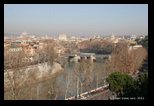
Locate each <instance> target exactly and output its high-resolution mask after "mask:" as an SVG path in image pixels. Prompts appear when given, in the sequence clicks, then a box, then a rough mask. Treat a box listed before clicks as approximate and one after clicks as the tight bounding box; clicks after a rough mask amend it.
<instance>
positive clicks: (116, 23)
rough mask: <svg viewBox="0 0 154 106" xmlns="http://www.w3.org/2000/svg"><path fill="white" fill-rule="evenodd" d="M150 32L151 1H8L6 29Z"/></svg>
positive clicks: (44, 32)
mask: <svg viewBox="0 0 154 106" xmlns="http://www.w3.org/2000/svg"><path fill="white" fill-rule="evenodd" d="M23 31H26V32H27V33H28V34H34V35H42V36H44V35H48V36H58V35H59V34H61V33H65V34H66V35H68V36H91V35H101V36H108V35H110V34H111V33H112V32H113V33H114V34H115V35H133V34H135V35H148V4H4V32H5V33H12V34H18V35H20V34H21V33H22V32H23Z"/></svg>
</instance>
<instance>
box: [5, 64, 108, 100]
mask: <svg viewBox="0 0 154 106" xmlns="http://www.w3.org/2000/svg"><path fill="white" fill-rule="evenodd" d="M102 64H103V61H99V62H94V63H93V64H92V65H91V66H90V70H91V72H92V73H91V74H90V73H89V74H88V73H87V74H86V76H88V77H87V78H90V77H89V75H91V76H92V77H91V81H92V82H91V86H89V85H88V82H85V83H84V84H83V87H82V92H83V93H84V92H86V91H89V90H90V89H95V88H96V87H100V86H103V85H104V79H105V76H106V75H107V74H108V72H106V71H104V70H102V71H101V73H99V75H100V74H101V75H103V76H101V80H100V81H99V83H96V77H95V76H96V71H97V70H101V66H102ZM76 65H80V63H72V62H68V63H67V64H66V65H65V71H64V72H62V73H60V74H58V76H57V77H56V78H55V79H48V80H45V81H41V82H39V83H37V84H33V85H31V86H29V87H24V88H22V91H23V93H19V95H18V96H19V98H21V99H25V100H52V99H53V96H52V95H53V94H54V93H55V92H57V94H58V95H57V100H64V98H65V97H66V98H68V97H72V96H75V95H76V94H77V92H79V90H78V89H77V87H78V88H79V86H77V81H78V80H79V79H77V77H76V76H77V75H75V73H74V71H75V70H76V69H77V68H78V67H77V66H76ZM88 80H89V79H88ZM52 88H54V89H52ZM66 88H67V91H66ZM18 92H19V91H18ZM52 92H53V94H52ZM66 92H67V95H65V94H66ZM10 94H11V95H12V93H11V92H10V91H6V92H4V100H7V99H11V95H10Z"/></svg>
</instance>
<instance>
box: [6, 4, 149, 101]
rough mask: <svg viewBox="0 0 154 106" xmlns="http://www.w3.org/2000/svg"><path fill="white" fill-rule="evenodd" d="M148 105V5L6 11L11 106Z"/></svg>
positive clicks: (44, 6)
mask: <svg viewBox="0 0 154 106" xmlns="http://www.w3.org/2000/svg"><path fill="white" fill-rule="evenodd" d="M134 9H135V11H134ZM141 16H142V17H141ZM147 99H148V5H147V4H127V5H126V4H114V5H111V4H93V5H92V4H48V5H47V4H40V5H38V4H33V5H32V4H31V5H30V4H18V5H17V4H5V5H4V100H147Z"/></svg>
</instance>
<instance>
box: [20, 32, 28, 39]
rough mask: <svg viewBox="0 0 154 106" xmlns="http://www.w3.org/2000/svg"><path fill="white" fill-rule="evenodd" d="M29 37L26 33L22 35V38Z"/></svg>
mask: <svg viewBox="0 0 154 106" xmlns="http://www.w3.org/2000/svg"><path fill="white" fill-rule="evenodd" d="M26 37H28V34H27V33H26V32H23V33H21V35H20V38H26Z"/></svg>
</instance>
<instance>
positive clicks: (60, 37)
mask: <svg viewBox="0 0 154 106" xmlns="http://www.w3.org/2000/svg"><path fill="white" fill-rule="evenodd" d="M59 40H61V41H66V40H67V37H66V34H64V33H62V34H60V35H59Z"/></svg>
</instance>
